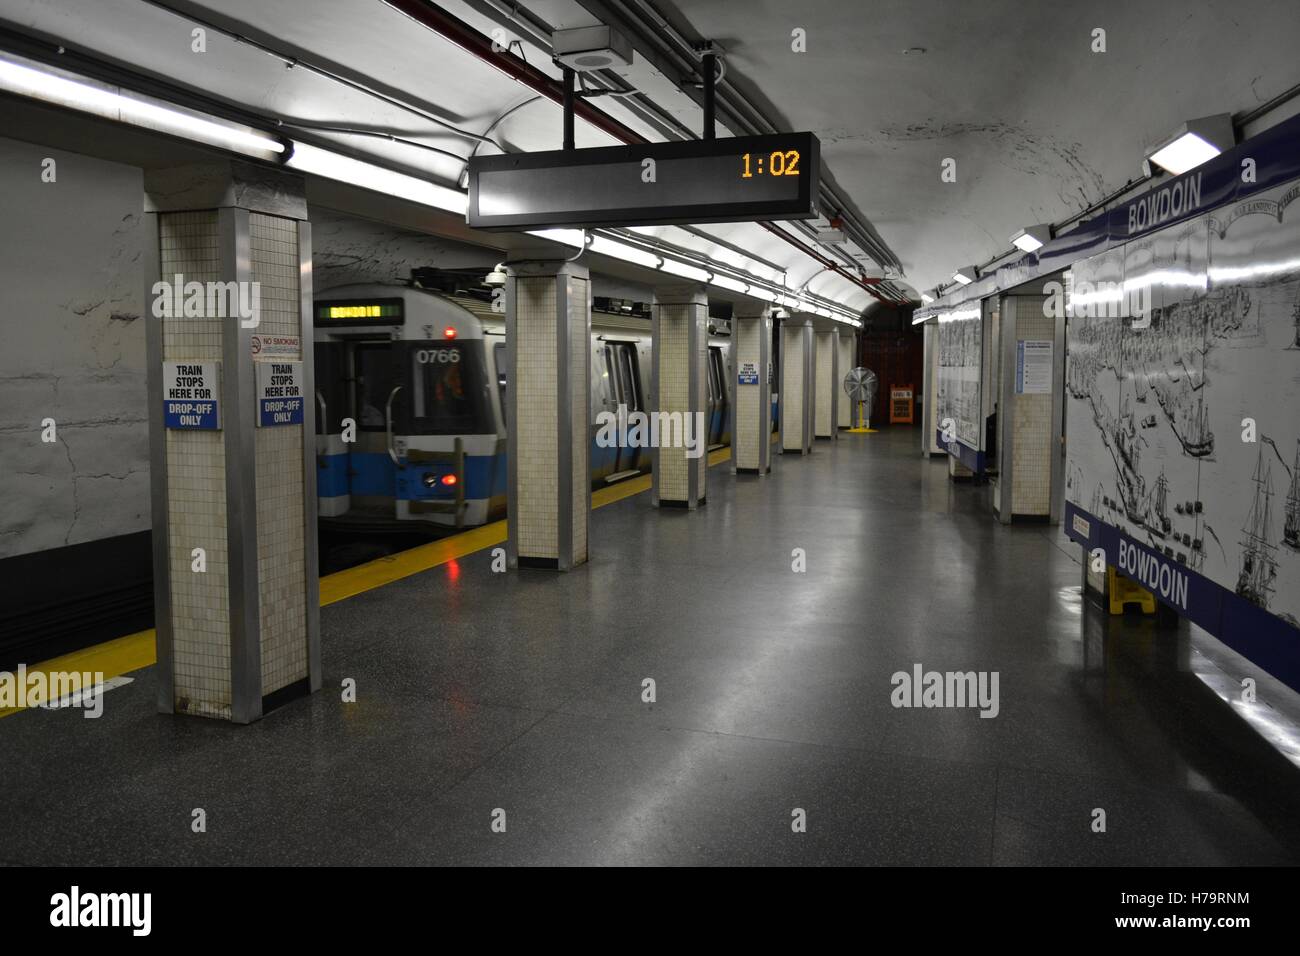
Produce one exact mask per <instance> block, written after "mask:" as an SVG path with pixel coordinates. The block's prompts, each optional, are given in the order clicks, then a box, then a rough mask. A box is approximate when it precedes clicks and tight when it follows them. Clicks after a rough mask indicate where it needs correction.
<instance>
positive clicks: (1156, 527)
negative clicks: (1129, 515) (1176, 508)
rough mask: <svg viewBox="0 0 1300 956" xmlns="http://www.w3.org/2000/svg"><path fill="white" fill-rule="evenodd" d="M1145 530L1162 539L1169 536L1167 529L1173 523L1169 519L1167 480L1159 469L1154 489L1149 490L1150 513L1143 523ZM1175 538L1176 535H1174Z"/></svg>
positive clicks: (1163, 471)
mask: <svg viewBox="0 0 1300 956" xmlns="http://www.w3.org/2000/svg"><path fill="white" fill-rule="evenodd" d="M1143 524H1144V525H1145V526H1146V529H1147V530H1148V531H1150V532H1151V533H1152V534H1154V535H1158V536H1159V537H1161V538H1163V537H1165V536H1166V535H1168V534H1169V529H1170V528H1172V527H1173V522H1172V521H1171V520H1170V518H1169V479H1167V478H1166V477H1165V470H1164V469H1163V468H1161V469H1160V477H1159V478H1157V479H1156V483H1155V487H1153V488H1152V489H1151V512H1150V514H1149V515H1148V519H1147V520H1146V521H1145V522H1143ZM1174 537H1175V538H1177V537H1178V536H1177V535H1174Z"/></svg>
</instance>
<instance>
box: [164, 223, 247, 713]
mask: <svg viewBox="0 0 1300 956" xmlns="http://www.w3.org/2000/svg"><path fill="white" fill-rule="evenodd" d="M158 233H159V252H160V264H161V272H162V276H161V277H162V278H163V279H164V280H165V281H167V282H172V281H173V277H174V276H175V275H176V274H178V273H179V274H181V275H182V276H183V277H184V278H183V281H184V282H190V281H199V282H209V281H213V282H215V281H219V280H220V279H221V274H220V253H219V247H218V232H217V213H216V212H215V211H214V210H205V211H201V212H183V213H162V214H160V215H159V216H158ZM221 323H222V320H221V319H219V318H185V317H176V318H170V319H164V320H163V358H164V359H166V360H168V361H179V360H186V359H189V360H195V361H218V362H219V361H221V358H222V326H221ZM230 412H231V410H230V409H229V408H227V407H226V403H225V402H224V401H223V402H222V405H221V416H222V418H223V419H224V417H225V416H226V415H228V414H230ZM166 445H167V485H168V511H167V523H168V529H169V534H168V549H169V555H170V564H171V568H170V570H171V601H172V610H171V625H172V634H173V642H172V669H173V679H174V688H175V692H174V700H175V707H176V710H177V712H178V713H190V714H201V715H205V716H211V717H224V718H227V719H229V717H230V600H229V584H228V574H229V555H228V553H227V548H226V477H225V475H226V459H225V446H224V443H223V432H220V431H180V430H172V429H169V430H168V431H167V441H166ZM195 548H203V549H204V551H205V552H206V557H207V571H206V572H204V573H196V572H195V571H193V569H192V564H193V558H192V557H191V553H192V551H193V550H194V549H195Z"/></svg>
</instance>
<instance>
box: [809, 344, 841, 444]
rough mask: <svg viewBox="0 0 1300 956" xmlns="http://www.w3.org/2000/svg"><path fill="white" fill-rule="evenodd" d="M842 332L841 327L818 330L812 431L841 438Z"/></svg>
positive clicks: (823, 436)
mask: <svg viewBox="0 0 1300 956" xmlns="http://www.w3.org/2000/svg"><path fill="white" fill-rule="evenodd" d="M839 339H840V333H839V330H838V329H829V330H827V331H825V332H815V333H814V342H815V346H816V350H817V352H816V361H817V375H816V380H815V383H814V385H815V392H814V395H815V397H814V402H813V405H814V412H813V433H814V434H815V435H816V436H817V437H818V438H831V439H834V438H838V437H839V429H838V427H837V425H836V419H837V418H838V417H839V414H840V409H839V403H840V391H841V390H840V382H841V381H842V380H843V378H844V373H843V372H841V371H840V342H839Z"/></svg>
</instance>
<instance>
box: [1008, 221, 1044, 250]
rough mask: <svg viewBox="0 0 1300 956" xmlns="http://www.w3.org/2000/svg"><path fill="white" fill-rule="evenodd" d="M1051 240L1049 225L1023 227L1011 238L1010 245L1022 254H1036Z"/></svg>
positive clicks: (1040, 224)
mask: <svg viewBox="0 0 1300 956" xmlns="http://www.w3.org/2000/svg"><path fill="white" fill-rule="evenodd" d="M1051 239H1052V227H1051V225H1050V224H1049V223H1045V222H1042V223H1039V224H1038V225H1036V226H1025V228H1023V229H1021V230H1020V231H1019V232H1017V233H1016V234H1015V235H1014V236H1012V237H1011V244H1012V245H1013V246H1015V247H1016V248H1017V249H1020V250H1022V251H1024V252H1037V251H1038V250H1039V249H1041V248H1043V246H1045V245H1047V243H1048V242H1050V241H1051Z"/></svg>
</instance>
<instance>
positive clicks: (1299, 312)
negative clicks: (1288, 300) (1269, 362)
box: [1291, 296, 1300, 349]
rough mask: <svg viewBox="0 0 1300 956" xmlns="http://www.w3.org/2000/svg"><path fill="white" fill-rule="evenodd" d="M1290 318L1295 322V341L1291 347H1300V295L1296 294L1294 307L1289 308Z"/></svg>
mask: <svg viewBox="0 0 1300 956" xmlns="http://www.w3.org/2000/svg"><path fill="white" fill-rule="evenodd" d="M1291 318H1292V320H1293V321H1294V322H1295V341H1294V342H1292V343H1291V348H1293V349H1300V296H1296V300H1295V307H1294V308H1292V309H1291Z"/></svg>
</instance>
